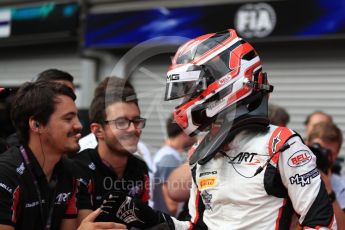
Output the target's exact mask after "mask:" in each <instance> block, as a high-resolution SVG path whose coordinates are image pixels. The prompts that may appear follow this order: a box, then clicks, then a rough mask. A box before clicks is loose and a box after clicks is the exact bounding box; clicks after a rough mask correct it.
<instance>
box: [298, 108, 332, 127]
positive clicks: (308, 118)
mask: <svg viewBox="0 0 345 230" xmlns="http://www.w3.org/2000/svg"><path fill="white" fill-rule="evenodd" d="M316 114H322V115H324V116H326V117H328V118H329V120H330V121H331V122H333V119H332V116H331V115H329V114H327V113H325V112H323V111H314V112H312V113H311V114H309V115H308V116H307V118H306V119H305V121H304V125H308V124H309V122H310V119H311V117H312V116H314V115H316Z"/></svg>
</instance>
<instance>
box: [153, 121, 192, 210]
mask: <svg viewBox="0 0 345 230" xmlns="http://www.w3.org/2000/svg"><path fill="white" fill-rule="evenodd" d="M166 131H167V136H168V138H167V139H166V140H165V144H164V146H163V147H162V148H161V149H159V150H158V152H157V153H156V154H155V157H154V159H153V162H154V164H155V170H156V171H155V172H154V189H153V204H154V205H153V208H154V209H156V210H159V211H162V212H165V213H167V214H170V215H173V216H175V215H176V214H177V211H178V208H179V207H178V205H179V203H178V202H176V201H174V200H172V199H171V198H170V196H169V195H168V186H167V184H166V180H167V178H168V176H169V175H170V173H171V172H172V171H173V170H174V169H175V168H176V167H178V166H179V165H181V164H182V163H183V162H185V160H186V158H185V157H184V156H183V154H185V153H186V151H188V149H189V148H190V147H191V146H192V145H193V144H194V143H195V141H196V139H195V137H190V136H188V135H187V134H185V133H184V132H183V129H181V127H180V126H179V125H178V124H176V122H175V121H174V118H173V116H172V115H171V116H170V117H169V118H168V119H167V121H166Z"/></svg>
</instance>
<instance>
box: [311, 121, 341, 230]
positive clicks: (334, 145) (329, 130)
mask: <svg viewBox="0 0 345 230" xmlns="http://www.w3.org/2000/svg"><path fill="white" fill-rule="evenodd" d="M342 142H343V137H342V132H341V130H340V129H339V128H338V127H337V125H335V124H334V123H329V122H319V123H317V124H315V125H314V127H313V129H312V130H311V131H310V133H309V136H308V139H307V144H308V145H309V146H313V144H315V143H317V144H319V145H320V146H321V147H323V148H325V149H327V150H328V155H329V156H328V158H325V159H324V160H323V161H324V162H323V163H325V161H327V163H326V165H327V169H325V170H323V172H322V170H321V177H322V180H323V181H324V183H325V185H326V189H327V192H328V194H329V197H330V200H331V201H332V205H333V209H334V213H335V216H336V219H337V223H338V229H345V183H344V181H343V179H342V178H341V177H340V176H339V175H337V174H334V173H332V171H331V167H332V165H333V164H334V162H335V161H336V158H337V156H338V154H339V151H340V149H341V145H342Z"/></svg>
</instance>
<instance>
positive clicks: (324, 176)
mask: <svg viewBox="0 0 345 230" xmlns="http://www.w3.org/2000/svg"><path fill="white" fill-rule="evenodd" d="M320 175H321V179H322V181H323V183H324V184H325V187H326V190H327V193H328V194H330V193H331V192H332V191H333V188H332V183H331V175H332V172H331V170H330V169H329V170H328V172H327V174H326V173H324V172H322V171H320Z"/></svg>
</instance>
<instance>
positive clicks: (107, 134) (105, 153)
mask: <svg viewBox="0 0 345 230" xmlns="http://www.w3.org/2000/svg"><path fill="white" fill-rule="evenodd" d="M89 118H90V129H91V132H92V133H93V134H94V135H95V136H96V138H97V141H98V146H97V148H95V149H86V150H84V151H82V152H80V153H79V154H77V155H76V156H75V157H74V159H73V160H74V163H75V170H76V171H77V174H78V177H80V191H79V193H78V195H77V197H78V208H79V209H80V211H79V213H78V219H79V220H82V219H84V218H85V216H87V215H88V214H89V213H90V212H91V211H92V210H95V209H97V208H98V207H100V206H101V205H102V203H103V200H104V199H105V198H107V197H108V196H109V194H111V193H113V192H123V193H124V194H127V195H129V196H131V197H135V198H138V199H140V200H141V201H143V202H144V203H147V201H148V199H149V177H148V169H147V166H146V164H145V162H143V161H142V160H140V159H138V158H137V157H135V156H134V155H132V154H133V153H134V152H135V151H136V150H137V144H138V141H139V137H140V135H141V132H142V129H143V128H144V127H145V122H146V119H144V118H142V117H140V110H139V107H138V100H137V98H136V94H135V91H134V89H133V87H132V85H131V84H130V83H129V82H126V81H125V80H124V79H119V78H116V77H107V78H105V79H104V80H103V81H102V82H101V83H100V84H99V86H98V87H97V88H96V90H95V96H94V98H93V100H92V103H91V106H90V110H89ZM96 220H97V221H113V218H109V217H107V216H106V215H103V213H101V214H100V215H99V216H98V217H97V219H96Z"/></svg>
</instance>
